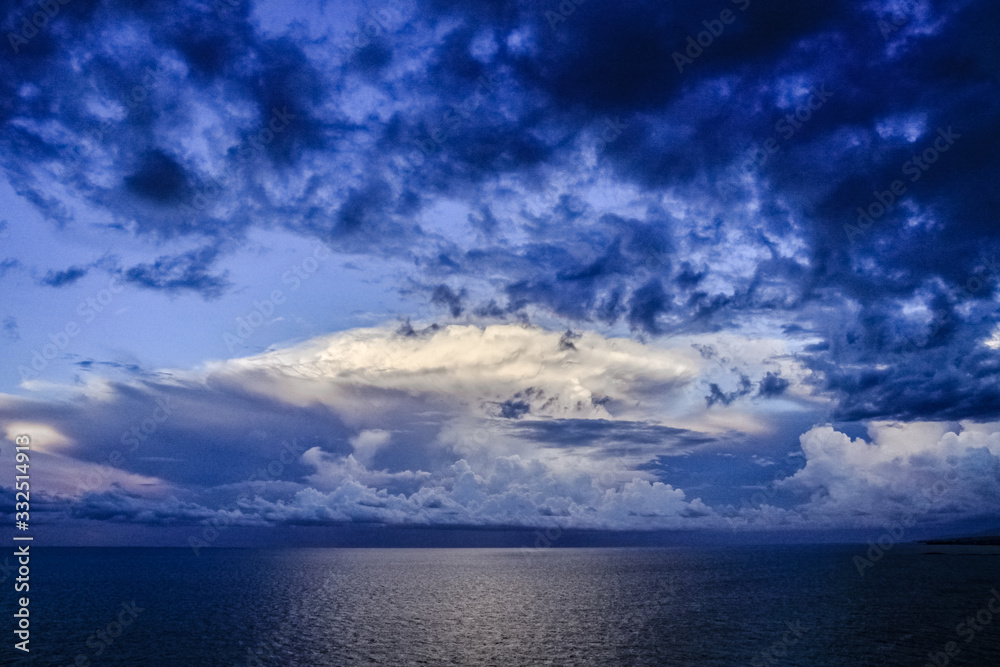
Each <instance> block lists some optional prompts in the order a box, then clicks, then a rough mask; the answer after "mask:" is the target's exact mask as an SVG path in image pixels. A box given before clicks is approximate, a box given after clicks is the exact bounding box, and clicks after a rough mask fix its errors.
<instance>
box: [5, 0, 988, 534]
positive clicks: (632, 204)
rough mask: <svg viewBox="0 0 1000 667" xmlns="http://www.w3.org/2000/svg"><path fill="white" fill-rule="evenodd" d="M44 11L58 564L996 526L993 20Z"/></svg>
mask: <svg viewBox="0 0 1000 667" xmlns="http://www.w3.org/2000/svg"><path fill="white" fill-rule="evenodd" d="M47 11H48V14H46V10H45V9H44V8H41V9H40V8H39V6H38V5H37V4H34V3H19V2H4V3H2V12H0V17H3V25H2V27H3V34H4V35H5V37H4V43H3V45H2V47H3V49H2V50H3V55H2V56H0V74H2V76H0V88H2V94H0V165H2V169H3V178H2V179H0V200H2V202H3V210H2V219H0V293H2V295H3V296H2V300H0V341H2V344H3V355H2V359H3V364H2V366H0V392H2V393H0V425H2V426H3V434H4V435H6V436H7V437H8V439H12V438H13V437H14V435H16V434H18V433H30V434H32V436H33V437H34V439H35V440H36V442H37V443H38V445H37V448H38V450H39V452H38V454H37V455H36V456H37V459H38V460H37V462H36V463H35V467H33V473H34V475H36V477H34V478H33V479H34V482H33V490H35V493H36V497H37V498H38V500H37V507H36V510H35V511H36V512H37V519H36V520H37V521H38V522H40V523H43V524H46V525H48V526H49V530H50V531H51V533H50V534H51V535H53V536H62V538H61V539H65V540H66V541H74V540H80V541H90V542H97V543H111V542H123V541H125V542H128V541H143V540H149V539H154V537H152V536H156V535H167V534H169V535H171V536H175V537H176V536H178V535H179V536H181V537H183V538H184V539H186V537H187V536H188V534H189V533H190V534H194V535H200V534H201V531H202V530H203V528H202V527H203V525H205V524H206V522H210V521H215V522H216V523H219V522H220V521H221V522H224V523H225V524H226V525H227V526H239V527H241V528H240V529H239V530H243V529H246V530H250V529H252V530H253V531H254V533H253V534H254V535H262V534H263V535H266V534H267V531H268V530H269V529H273V530H274V531H275V532H274V534H275V535H279V534H284V533H283V532H282V531H286V530H287V529H289V528H292V527H310V529H317V530H324V531H328V530H334V529H336V528H337V527H344V526H347V525H348V524H352V525H364V526H365V527H371V526H406V527H415V526H425V527H449V528H459V527H461V528H500V527H504V528H509V527H515V528H516V527H521V528H524V527H530V528H535V527H554V526H557V527H560V529H563V528H565V529H587V530H591V529H592V530H602V531H604V530H610V531H618V530H621V531H636V530H638V531H643V530H651V529H662V530H669V531H702V533H704V534H708V533H720V532H722V533H727V534H732V535H734V536H736V538H737V539H739V536H741V535H747V534H748V532H755V533H757V532H759V531H782V533H783V534H785V535H793V534H806V533H808V534H819V533H822V532H824V531H826V532H828V533H829V534H835V533H834V531H837V532H836V534H838V535H839V534H844V533H843V531H848V532H850V531H855V533H856V534H859V535H860V534H867V533H865V531H869V532H870V531H872V530H881V529H880V528H879V527H880V526H883V525H884V524H885V523H886V522H889V521H899V520H901V519H903V518H908V517H910V516H911V515H912V516H913V517H915V520H916V522H917V526H918V527H917V528H914V529H913V531H914V534H916V533H917V532H920V531H923V532H922V533H921V534H924V533H927V534H930V533H935V532H948V531H957V530H960V529H961V530H973V529H985V528H989V527H993V526H995V525H996V519H997V516H998V513H1000V426H998V424H1000V384H998V375H1000V356H998V355H1000V327H998V321H997V317H996V315H997V295H996V284H997V275H998V273H1000V227H997V225H996V216H997V212H998V201H997V197H998V194H997V193H998V190H997V189H996V187H995V183H997V182H998V176H1000V174H998V161H997V159H996V155H997V148H998V142H997V138H998V134H997V133H998V132H1000V129H998V128H1000V123H998V120H1000V119H998V115H1000V113H998V112H1000V95H998V86H997V84H998V73H1000V71H998V65H1000V53H998V44H1000V34H998V31H1000V20H998V19H1000V6H998V5H997V4H996V3H994V2H988V1H985V0H984V1H979V2H975V1H967V2H957V1H956V2H932V1H930V0H921V1H913V2H870V3H849V2H825V3H821V4H817V5H813V4H803V3H797V2H790V1H765V0H726V1H725V2H723V1H719V2H699V3H679V2H673V3H671V2H667V3H664V2H627V3H608V2H598V1H595V0H587V1H586V2H581V3H580V4H579V5H577V4H575V3H574V2H572V1H571V0H564V1H563V2H561V3H559V2H555V1H553V2H552V3H549V4H546V3H527V2H520V3H518V2H489V3H486V2H460V1H453V2H449V1H444V0H442V1H438V2H414V3H383V4H370V5H365V6H362V5H360V4H357V3H341V2H300V3H295V4H290V3H285V2H257V3H253V2H247V1H244V0H216V2H214V3H213V2H156V1H152V2H141V3H126V2H90V1H87V0H70V2H68V3H67V4H65V5H63V4H59V3H54V4H53V5H52V6H51V7H49V9H48V10H47ZM282 443H288V445H287V446H285V445H283V444H282ZM5 449H6V448H5ZM261 471H264V472H261ZM7 492H8V493H9V492H10V489H9V488H7ZM7 505H8V506H9V505H11V503H7ZM366 529H367V528H366ZM248 534H249V533H248ZM324 534H325V533H324ZM116 536H117V537H116ZM175 537H171V539H175ZM184 539H181V541H182V542H183V541H184ZM255 539H256V538H255ZM276 539H277V538H276Z"/></svg>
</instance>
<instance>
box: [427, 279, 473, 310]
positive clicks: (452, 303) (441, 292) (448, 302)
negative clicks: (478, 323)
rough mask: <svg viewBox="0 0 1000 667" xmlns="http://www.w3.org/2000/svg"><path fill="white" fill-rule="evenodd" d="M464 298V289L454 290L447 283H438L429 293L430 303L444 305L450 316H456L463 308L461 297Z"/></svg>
mask: <svg viewBox="0 0 1000 667" xmlns="http://www.w3.org/2000/svg"><path fill="white" fill-rule="evenodd" d="M464 298H465V290H461V291H459V292H457V293H456V292H454V291H453V290H452V289H451V288H450V287H448V286H447V285H438V286H437V287H435V288H434V291H433V292H432V293H431V303H433V304H435V305H438V306H444V307H445V308H447V309H448V311H449V312H450V313H451V316H452V317H458V316H459V315H461V314H462V311H463V310H465V308H464V307H463V306H462V299H464Z"/></svg>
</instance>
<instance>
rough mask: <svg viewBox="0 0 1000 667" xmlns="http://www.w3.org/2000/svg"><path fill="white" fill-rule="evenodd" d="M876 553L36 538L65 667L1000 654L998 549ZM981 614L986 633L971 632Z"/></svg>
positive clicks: (44, 659)
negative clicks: (114, 542) (205, 545)
mask: <svg viewBox="0 0 1000 667" xmlns="http://www.w3.org/2000/svg"><path fill="white" fill-rule="evenodd" d="M865 549H866V547H863V546H860V547H847V546H822V547H817V546H812V547H801V546H797V547H746V548H677V549H546V550H537V551H529V552H525V551H522V550H517V549H462V550H458V549H295V550H279V549H263V550H254V549H204V550H202V551H201V556H200V557H195V556H194V555H193V553H192V551H191V550H190V549H70V548H62V549H56V548H49V549H44V548H38V549H34V550H33V554H32V560H31V575H30V576H31V582H30V585H31V592H30V600H31V602H30V605H29V608H30V611H31V644H30V646H31V649H32V650H31V656H32V657H33V658H34V663H33V664H36V665H60V666H61V665H72V664H76V663H75V662H74V661H75V660H77V656H83V658H81V662H80V663H79V664H81V665H84V664H88V663H87V662H86V661H89V664H92V665H151V666H155V665H186V666H187V665H226V666H230V665H275V666H279V665H280V666H288V665H391V666H402V665H504V666H506V665H601V666H606V665H803V666H810V667H816V666H820V665H878V666H880V667H881V666H886V665H913V666H915V667H921V666H923V665H926V664H933V663H929V658H928V653H932V654H940V655H938V656H937V660H938V663H939V664H944V663H943V662H942V660H944V659H947V664H949V665H970V666H971V665H975V666H976V667H979V666H992V665H1000V613H998V614H996V618H995V619H994V618H993V617H992V616H993V614H992V612H989V611H988V603H989V601H990V598H991V595H992V593H991V590H993V589H995V588H998V589H1000V557H997V556H983V555H947V556H934V555H924V554H923V553H921V551H923V550H922V549H918V548H913V547H906V546H902V545H901V546H897V548H896V549H895V550H893V551H892V552H889V553H887V554H886V555H885V557H883V558H882V559H881V560H880V561H879V562H877V563H875V564H874V566H873V567H871V568H868V569H867V570H866V571H865V576H864V577H861V576H860V575H859V574H858V570H857V569H856V567H855V565H854V564H853V563H852V558H853V556H855V555H862V556H863V555H864V552H865ZM11 551H13V549H11ZM2 557H3V555H2V554H0V559H2ZM14 576H16V575H14ZM3 585H4V586H5V587H10V588H9V589H8V593H7V594H5V595H4V596H3V605H4V612H3V617H4V618H6V619H7V621H5V622H6V624H7V628H6V629H5V630H4V631H3V636H5V637H7V645H6V646H4V647H3V648H2V655H3V657H4V660H3V664H13V659H12V658H11V656H15V654H16V653H18V652H16V651H14V649H13V643H14V641H15V638H14V635H13V633H12V630H13V628H14V623H13V619H12V618H11V613H12V612H13V597H14V596H13V593H12V588H13V576H11V577H9V578H8V579H7V581H5V582H4V584H3ZM993 607H994V608H995V609H1000V600H998V601H997V602H994V603H993ZM983 610H987V611H986V613H987V614H990V619H989V621H988V622H986V623H984V622H983V621H984V620H985V619H986V616H985V615H984V614H982V613H980V612H981V611H983ZM977 614H979V619H978V620H977V619H976V618H975V617H976V615H977ZM970 616H971V617H972V620H973V623H974V627H978V628H979V630H978V631H973V630H972V627H973V626H968V625H965V626H962V628H963V629H964V633H963V634H959V633H958V631H957V630H956V628H957V626H958V625H959V623H962V622H963V621H965V619H967V618H968V617H970ZM120 621H121V622H128V624H127V625H124V626H123V625H120V624H119V622H120ZM969 633H973V634H972V636H971V637H970V634H969ZM948 642H955V644H954V645H953V646H952V647H951V649H952V651H953V655H952V656H948V655H947V654H946V653H945V651H946V648H947V645H948ZM955 651H957V653H956V652H955Z"/></svg>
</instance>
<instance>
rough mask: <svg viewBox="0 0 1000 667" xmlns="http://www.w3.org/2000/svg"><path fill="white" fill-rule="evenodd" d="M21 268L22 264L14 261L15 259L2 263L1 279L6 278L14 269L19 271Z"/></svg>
mask: <svg viewBox="0 0 1000 667" xmlns="http://www.w3.org/2000/svg"><path fill="white" fill-rule="evenodd" d="M20 267H21V262H20V261H18V260H16V259H14V258H13V257H8V258H7V259H4V260H2V261H0V278H3V277H4V276H6V275H7V274H8V273H9V272H10V271H12V270H13V269H18V268H20Z"/></svg>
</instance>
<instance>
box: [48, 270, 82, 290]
mask: <svg viewBox="0 0 1000 667" xmlns="http://www.w3.org/2000/svg"><path fill="white" fill-rule="evenodd" d="M85 275H87V269H85V268H83V267H80V266H71V267H70V268H68V269H66V270H65V271H49V272H48V273H46V274H45V276H44V277H43V278H42V280H41V283H42V284H43V285H47V286H49V287H62V286H63V285H72V284H73V283H75V282H76V281H77V280H79V279H80V278H83V277H84V276H85Z"/></svg>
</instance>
